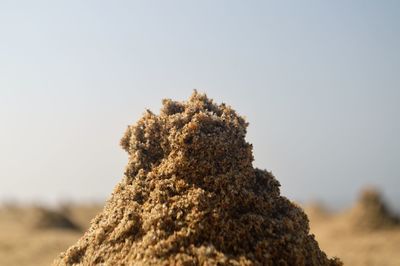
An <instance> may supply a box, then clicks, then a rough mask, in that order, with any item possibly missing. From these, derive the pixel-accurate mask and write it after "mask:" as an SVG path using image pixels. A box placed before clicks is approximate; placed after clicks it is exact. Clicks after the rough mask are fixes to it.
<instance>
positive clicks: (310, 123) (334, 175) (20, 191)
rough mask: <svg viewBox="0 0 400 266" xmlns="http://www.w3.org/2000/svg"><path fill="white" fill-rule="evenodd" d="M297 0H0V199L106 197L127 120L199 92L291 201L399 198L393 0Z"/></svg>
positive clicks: (118, 167)
mask: <svg viewBox="0 0 400 266" xmlns="http://www.w3.org/2000/svg"><path fill="white" fill-rule="evenodd" d="M306 2H307V3H308V5H306V4H305V2H301V3H300V2H296V1H288V2H286V1H285V2H268V1H254V2H251V4H249V3H246V4H245V3H243V2H241V1H218V2H215V1H202V2H201V3H196V4H195V3H194V2H190V3H189V2H186V1H172V2H163V1H146V2H135V1H134V2H130V1H121V2H118V4H117V3H115V4H114V5H109V4H107V2H105V1H85V2H82V1H64V2H63V3H62V4H60V2H57V4H56V3H54V2H52V1H36V2H35V3H33V2H30V1H5V2H3V3H1V4H0V34H1V35H0V36H1V37H0V38H1V42H0V122H1V130H0V147H1V149H0V160H1V164H0V178H1V186H0V201H1V200H5V199H15V200H19V201H31V200H37V201H43V202H55V201H59V200H68V199H71V200H75V201H78V200H102V199H105V198H108V197H109V195H110V194H111V192H112V190H113V188H114V186H115V185H116V184H117V182H119V181H120V180H121V179H122V177H123V172H124V167H125V164H126V163H127V154H126V153H125V152H124V151H123V150H122V149H121V148H120V147H119V139H120V138H121V137H122V135H123V133H124V131H125V128H126V126H127V125H128V124H133V123H135V122H136V121H137V120H138V119H139V118H140V116H141V115H142V113H143V112H144V111H145V109H146V108H149V109H151V110H153V111H154V112H158V110H159V108H160V106H161V99H163V98H172V99H177V100H185V99H187V98H188V97H189V96H190V94H191V93H192V90H193V89H198V90H199V91H200V92H205V93H207V95H208V96H209V97H211V98H213V99H214V100H215V102H217V103H221V102H225V103H227V104H229V105H231V106H232V107H233V108H234V109H235V110H237V111H238V113H239V114H240V115H242V116H245V117H246V118H247V120H248V122H249V123H250V126H249V128H248V135H247V140H248V141H249V142H250V143H252V144H253V147H254V157H255V162H254V164H255V166H257V167H259V168H263V169H267V170H269V171H272V173H273V174H274V175H275V176H276V178H277V179H278V180H279V181H280V183H281V185H282V188H281V190H282V193H283V195H285V196H287V197H288V198H290V199H291V200H300V201H310V200H321V201H323V202H325V203H327V204H329V205H336V206H338V205H340V206H343V205H348V204H350V203H351V202H352V201H353V200H354V199H355V197H356V196H357V193H358V192H359V190H360V189H361V188H362V187H363V186H365V185H375V186H378V187H379V188H380V189H381V190H382V191H383V192H384V196H385V198H387V199H388V200H389V202H390V203H391V204H392V205H393V206H395V207H396V208H399V205H398V203H397V202H400V194H399V193H398V188H399V186H400V181H399V174H398V166H399V165H400V159H399V158H400V157H399V153H400V140H399V135H400V119H399V117H400V104H399V100H400V86H399V85H400V75H399V73H398V72H399V69H400V52H399V47H400V16H399V11H400V2H397V1H385V2H384V3H383V2H372V1H371V2H369V1H350V2H349V1H329V2H316V1H306ZM289 3H290V4H289Z"/></svg>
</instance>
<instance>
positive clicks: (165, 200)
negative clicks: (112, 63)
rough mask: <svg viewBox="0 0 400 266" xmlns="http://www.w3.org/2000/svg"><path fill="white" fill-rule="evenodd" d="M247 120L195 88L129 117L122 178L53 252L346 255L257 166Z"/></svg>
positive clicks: (162, 261) (220, 259) (201, 259)
mask: <svg viewBox="0 0 400 266" xmlns="http://www.w3.org/2000/svg"><path fill="white" fill-rule="evenodd" d="M246 127H247V123H246V122H245V120H244V119H243V118H242V117H240V116H238V115H237V114H236V112H235V111H234V110H233V109H231V108H230V107H229V106H226V105H225V104H220V105H217V104H215V103H213V102H212V100H210V99H208V98H207V97H206V96H205V95H203V94H199V93H197V92H195V93H194V94H193V95H192V96H191V98H190V99H189V101H187V102H175V101H171V100H164V101H163V108H162V109H161V113H160V115H155V114H153V113H152V112H150V111H147V112H146V114H145V115H144V116H143V117H142V118H141V119H140V120H139V121H138V122H137V124H136V125H133V126H130V127H128V130H127V131H126V133H125V136H124V137H123V138H122V140H121V145H122V147H123V148H124V149H125V150H126V151H127V152H128V154H129V162H128V165H127V167H126V171H125V177H124V179H123V180H122V181H121V182H120V183H119V184H118V185H117V186H116V188H115V189H114V192H113V194H112V196H111V198H110V199H109V201H108V202H107V204H106V206H105V208H104V210H103V212H102V213H100V214H99V215H98V216H97V217H96V218H95V219H94V220H93V221H92V225H91V228H90V229H89V230H88V231H87V232H86V233H85V235H84V236H83V237H82V238H81V239H80V240H79V241H78V242H77V243H76V244H75V245H74V246H72V247H71V248H69V249H68V250H67V251H66V252H65V253H62V254H61V256H60V258H59V259H58V260H57V261H56V262H55V263H56V264H59V265H65V264H68V265H69V264H84V265H93V264H106V265H217V264H218V265H341V263H340V262H339V261H338V260H337V259H333V260H329V259H328V258H327V256H326V255H325V253H324V252H322V251H321V250H320V249H319V247H318V244H317V242H316V241H315V239H314V237H313V236H312V235H310V234H309V226H308V220H307V217H306V215H305V214H304V213H303V211H302V210H301V209H300V208H298V207H296V206H295V205H294V204H292V203H291V202H290V201H289V200H288V199H286V198H284V197H282V196H280V191H279V186H280V185H279V182H278V181H277V180H276V179H275V178H274V177H273V175H272V174H271V173H269V172H267V171H264V170H260V169H255V168H253V166H252V161H253V155H252V146H251V144H249V143H247V142H246V141H245V135H246Z"/></svg>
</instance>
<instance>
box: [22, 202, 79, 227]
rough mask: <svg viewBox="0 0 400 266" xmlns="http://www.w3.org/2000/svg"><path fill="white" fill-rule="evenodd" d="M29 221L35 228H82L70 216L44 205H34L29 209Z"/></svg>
mask: <svg viewBox="0 0 400 266" xmlns="http://www.w3.org/2000/svg"><path fill="white" fill-rule="evenodd" d="M29 212H30V213H29V215H28V218H27V219H28V221H27V222H28V223H29V225H30V226H31V227H32V228H34V229H67V230H80V228H79V226H78V225H76V224H75V223H74V222H73V221H72V220H70V219H69V218H68V216H66V215H64V214H63V213H61V212H59V211H56V210H50V209H47V208H44V207H33V208H31V209H30V210H29Z"/></svg>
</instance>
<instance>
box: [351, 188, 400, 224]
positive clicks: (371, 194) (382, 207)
mask: <svg viewBox="0 0 400 266" xmlns="http://www.w3.org/2000/svg"><path fill="white" fill-rule="evenodd" d="M349 216H350V218H349V220H350V223H351V225H352V226H353V229H354V230H361V231H371V230H379V229H390V228H393V227H395V226H399V225H400V219H399V217H397V216H396V215H395V214H394V213H392V212H391V211H390V210H389V208H388V206H387V204H386V202H385V201H384V200H383V198H382V195H381V193H380V192H379V190H377V189H376V188H371V187H370V188H365V189H364V190H363V191H361V193H360V197H359V199H358V201H357V203H356V205H355V206H354V207H353V208H352V209H351V210H350V214H349Z"/></svg>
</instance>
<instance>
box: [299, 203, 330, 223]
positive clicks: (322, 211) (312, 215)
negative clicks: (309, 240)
mask: <svg viewBox="0 0 400 266" xmlns="http://www.w3.org/2000/svg"><path fill="white" fill-rule="evenodd" d="M303 209H304V212H305V213H306V214H307V216H308V218H309V219H310V220H311V221H315V220H318V221H320V220H324V219H328V218H330V217H331V215H332V213H331V212H330V210H329V209H328V208H327V207H326V206H325V205H324V204H323V203H321V202H319V201H313V202H310V203H308V204H306V205H304V208H303Z"/></svg>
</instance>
